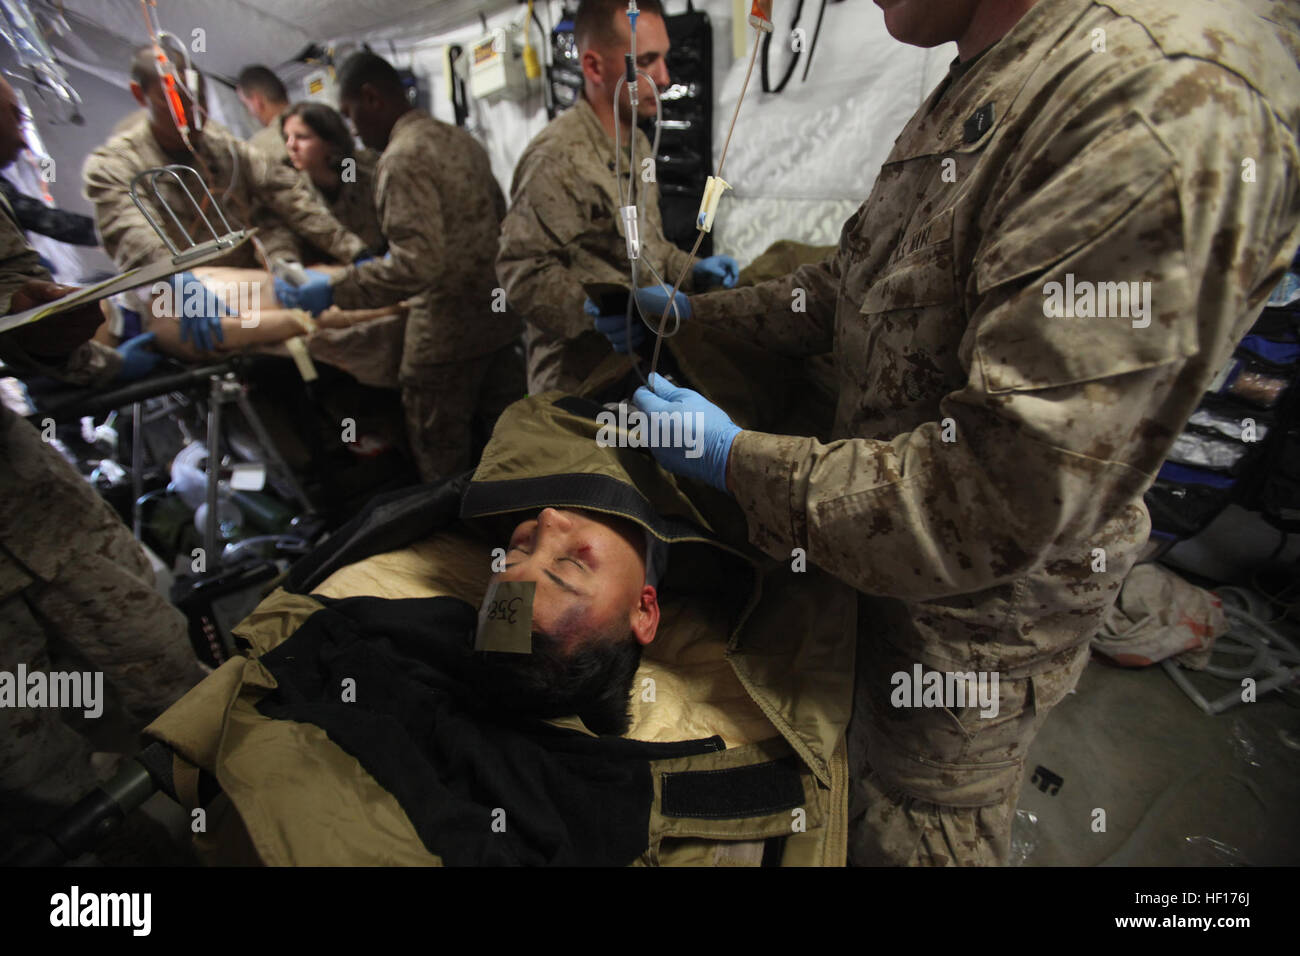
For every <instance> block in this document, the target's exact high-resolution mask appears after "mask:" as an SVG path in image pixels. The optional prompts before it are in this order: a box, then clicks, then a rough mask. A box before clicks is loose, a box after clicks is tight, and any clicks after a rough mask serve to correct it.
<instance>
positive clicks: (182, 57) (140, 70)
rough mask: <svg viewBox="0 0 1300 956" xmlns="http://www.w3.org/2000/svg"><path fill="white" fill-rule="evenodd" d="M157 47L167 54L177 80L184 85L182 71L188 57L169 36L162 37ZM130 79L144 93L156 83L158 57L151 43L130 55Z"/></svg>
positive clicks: (138, 48) (137, 48)
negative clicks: (138, 85) (160, 47)
mask: <svg viewBox="0 0 1300 956" xmlns="http://www.w3.org/2000/svg"><path fill="white" fill-rule="evenodd" d="M159 45H160V46H162V48H163V52H164V53H166V54H167V58H168V59H169V60H171V61H172V66H174V67H175V68H176V73H177V76H178V78H179V79H180V81H181V82H182V83H184V82H185V77H184V74H183V73H182V71H183V70H184V65H185V64H186V63H188V62H189V56H188V55H187V54H186V53H185V51H184V50H182V49H181V47H180V45H179V44H178V43H177V42H176V41H175V40H174V39H172V38H171V37H170V36H166V37H163V38H162V39H161V41H159ZM131 79H132V80H133V81H135V82H136V83H139V84H140V89H142V90H144V91H145V92H146V93H148V92H149V90H150V89H152V87H153V85H154V84H155V83H157V82H158V55H157V54H156V53H155V52H154V48H153V44H152V43H146V44H145V45H144V46H139V47H136V49H135V53H133V54H132V55H131Z"/></svg>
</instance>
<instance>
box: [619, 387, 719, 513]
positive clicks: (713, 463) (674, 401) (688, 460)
mask: <svg viewBox="0 0 1300 956" xmlns="http://www.w3.org/2000/svg"><path fill="white" fill-rule="evenodd" d="M650 385H651V387H652V388H653V389H654V391H653V392H651V391H650V389H648V388H646V387H645V386H642V387H641V388H638V389H637V390H636V392H634V393H633V395H632V404H633V405H635V406H636V407H637V408H639V409H641V411H643V412H646V413H651V414H652V413H654V412H661V413H662V412H678V413H680V414H681V415H682V416H683V420H682V426H683V427H682V430H681V432H680V434H681V435H682V437H683V439H684V440H683V442H682V444H683V446H685V447H681V448H652V449H651V451H652V452H653V453H654V456H655V461H657V462H659V464H661V465H662V466H663V467H664V468H665V469H667V470H668V471H671V472H672V473H673V474H675V475H685V476H686V477H688V478H695V479H697V480H699V481H703V482H707V483H708V484H710V485H712V486H713V487H714V488H717V489H718V490H719V491H722V492H725V491H726V490H727V459H728V457H730V455H731V443H732V442H733V441H735V440H736V436H737V435H739V434H740V432H741V428H740V426H739V425H737V424H736V423H735V422H733V421H732V420H731V417H730V416H729V415H727V413H726V412H724V411H723V410H722V409H720V408H719V407H718V406H717V405H714V404H713V403H712V402H710V401H709V400H708V399H707V398H705V397H704V396H703V395H701V394H700V393H699V392H694V391H691V390H690V389H689V388H678V387H677V386H676V385H673V384H672V383H670V382H669V381H668V380H667V379H665V378H663V376H661V375H657V374H656V375H651V376H650ZM686 416H689V417H686ZM651 433H652V434H664V433H665V430H664V429H661V428H654V429H652V430H651ZM687 436H689V441H687V440H686V439H687Z"/></svg>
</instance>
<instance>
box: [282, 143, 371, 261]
mask: <svg viewBox="0 0 1300 956" xmlns="http://www.w3.org/2000/svg"><path fill="white" fill-rule="evenodd" d="M353 158H354V159H355V160H356V166H355V167H354V171H355V174H356V179H355V181H353V182H344V183H341V184H340V186H339V191H338V194H337V195H336V196H335V197H334V198H333V199H330V198H329V197H328V196H326V195H325V194H324V193H322V192H321V191H320V190H319V189H317V188H316V185H315V184H314V183H312V182H311V179H310V178H309V177H307V175H306V174H305V173H299V175H300V176H302V177H303V178H304V179H306V180H307V182H308V184H309V185H310V186H311V188H312V189H313V190H314V191H315V193H316V195H317V196H319V197H320V200H321V202H323V203H324V204H325V208H326V209H328V210H329V211H330V213H331V214H332V215H333V216H334V218H335V219H337V220H338V221H339V222H340V223H342V224H343V227H344V228H345V229H347V230H349V231H350V232H352V233H354V234H355V235H357V236H360V237H361V241H362V242H364V243H365V244H366V247H367V248H369V249H372V250H374V251H375V252H380V251H382V250H383V248H384V229H383V226H382V224H381V223H380V222H379V210H378V209H376V208H375V163H376V162H377V161H378V159H379V157H378V156H376V155H375V153H374V152H373V151H371V150H368V149H362V150H358V151H357V153H356V155H355V156H354V157H353ZM300 245H301V246H302V255H301V256H300V257H299V260H298V261H299V262H321V261H324V260H326V259H328V258H329V255H328V253H326V252H324V251H322V250H320V249H318V248H316V246H314V245H313V244H311V243H306V242H304V243H300Z"/></svg>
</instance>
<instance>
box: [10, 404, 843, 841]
mask: <svg viewBox="0 0 1300 956" xmlns="http://www.w3.org/2000/svg"><path fill="white" fill-rule="evenodd" d="M595 408H598V406H596V407H595ZM595 408H593V407H592V406H591V405H590V403H587V404H584V403H583V402H581V401H580V400H576V399H571V398H566V397H562V396H558V395H557V394H555V393H550V394H548V395H543V396H534V397H532V398H529V399H525V400H523V401H521V402H519V403H516V404H515V405H514V406H512V407H511V409H509V410H507V412H506V414H505V415H504V416H503V418H502V420H501V422H500V423H498V426H497V429H496V432H495V433H494V436H493V440H492V443H491V444H489V446H488V449H487V450H486V451H485V453H484V456H483V461H482V462H481V463H480V465H479V468H478V470H477V471H476V472H475V474H474V475H473V476H470V475H464V476H461V477H459V478H456V479H450V480H447V481H443V482H439V483H435V484H431V485H423V486H417V487H415V488H412V489H406V490H403V491H400V492H395V493H392V494H390V495H386V496H384V497H381V498H378V499H375V500H374V501H372V502H371V503H370V504H369V505H368V506H367V508H366V509H365V510H364V511H363V512H362V513H361V514H360V515H358V516H357V517H356V518H355V519H354V520H353V521H352V522H350V523H349V524H348V525H346V526H345V527H344V528H342V529H340V530H339V531H338V532H336V533H335V534H334V535H333V536H332V537H331V539H330V540H329V541H328V542H326V544H325V545H323V546H322V547H320V548H318V549H317V550H316V551H314V552H313V553H312V554H310V555H308V556H307V557H306V558H304V559H303V560H301V561H300V562H298V564H296V565H295V566H294V568H293V569H292V571H291V572H290V574H289V576H288V579H287V580H286V581H285V582H284V584H283V587H282V588H281V589H279V590H277V591H276V592H274V593H273V594H272V595H271V596H269V597H268V598H267V599H266V600H265V601H264V602H263V603H262V605H260V606H259V607H258V609H257V610H256V611H254V613H253V614H252V615H250V617H249V618H248V619H246V620H245V621H244V623H243V624H241V625H240V627H239V628H237V629H236V634H237V635H238V636H239V637H240V638H241V640H243V641H245V642H246V643H247V649H246V653H247V655H248V656H244V657H237V658H233V659H231V660H229V661H227V662H226V663H225V664H223V665H222V666H221V667H220V668H219V669H218V670H217V671H216V672H214V673H213V674H212V675H210V676H209V677H208V678H207V679H206V680H205V681H203V682H202V683H201V684H199V685H198V686H197V687H195V688H194V689H193V690H192V691H191V692H190V693H189V694H188V695H187V696H186V697H184V698H183V699H182V700H181V701H180V702H178V703H177V704H176V705H174V706H173V707H172V708H171V709H170V710H169V711H168V712H167V713H165V714H164V715H163V716H162V717H161V718H159V720H158V721H156V722H155V723H154V724H152V725H151V726H150V727H149V728H148V729H147V731H146V733H147V734H148V735H149V736H150V737H152V738H154V739H155V740H156V741H157V742H156V743H155V744H153V745H152V746H151V747H149V748H148V749H146V751H145V752H144V753H143V754H141V755H140V756H139V757H137V758H136V760H135V761H134V762H133V763H132V766H130V767H129V769H128V771H127V772H125V773H124V774H123V775H121V777H120V779H118V780H116V781H113V782H111V783H110V784H108V785H106V786H105V787H104V788H102V791H101V792H97V793H96V794H94V795H92V797H90V798H87V800H86V801H85V802H84V806H81V807H79V808H75V810H74V812H73V813H70V814H69V815H68V816H67V817H65V819H64V820H63V821H61V822H60V824H59V825H57V826H56V827H55V828H53V830H52V831H51V832H50V834H49V838H48V840H47V841H46V842H45V843H44V844H43V845H42V846H40V847H37V848H35V849H34V850H33V851H32V852H30V853H29V854H28V855H26V856H25V857H23V858H22V860H21V862H50V861H51V859H52V858H54V857H55V856H57V855H60V854H69V855H72V854H75V853H77V852H79V851H80V850H82V849H84V847H85V846H86V845H87V842H88V841H89V840H90V838H91V837H92V835H94V834H96V833H98V832H99V829H98V828H110V829H111V827H112V825H113V821H115V820H120V819H121V818H122V816H123V814H124V813H125V812H127V809H128V808H129V806H130V805H132V804H138V803H139V802H141V801H142V800H143V799H144V798H146V797H147V796H148V795H149V794H150V793H152V792H154V791H155V790H163V791H164V792H166V793H168V794H169V795H171V796H173V797H174V798H176V799H178V800H179V802H181V803H182V805H183V806H185V807H187V808H189V809H190V811H191V813H195V812H196V811H203V815H204V818H205V829H206V831H207V832H205V833H203V834H201V835H199V836H198V837H196V840H195V846H196V849H197V850H198V852H199V853H200V856H201V857H202V858H204V859H205V860H206V861H208V862H212V863H240V862H243V863H259V862H260V863H265V864H271V865H299V864H301V865H358V864H362V865H364V864H379V865H392V864H409V865H431V864H432V865H436V864H438V863H441V862H446V861H445V860H444V859H443V855H446V854H440V853H439V852H435V850H434V849H431V848H430V846H429V845H428V841H427V834H423V835H422V833H421V832H417V829H416V827H415V825H413V823H412V821H411V819H410V818H409V815H408V814H407V813H406V812H404V810H405V809H409V807H404V805H403V804H401V803H399V801H398V800H397V799H396V798H395V797H394V796H393V794H392V793H391V792H387V791H385V790H384V788H382V787H381V786H379V784H378V783H377V782H376V780H375V779H374V778H373V777H372V776H371V775H370V774H369V773H367V771H366V768H365V766H363V765H362V764H361V763H360V762H359V761H358V760H357V759H356V758H355V757H354V756H352V755H351V754H350V753H348V752H345V751H344V750H343V749H342V748H340V747H339V746H338V745H337V744H336V743H335V742H334V740H332V739H330V737H329V736H328V735H327V734H326V733H325V731H323V730H321V729H320V728H319V727H317V726H313V725H311V724H309V723H302V722H292V721H285V720H273V719H269V718H267V717H266V716H265V715H263V714H261V713H259V711H258V703H259V700H261V699H263V697H264V695H266V694H268V693H270V691H271V689H272V688H274V687H275V678H274V677H272V676H271V674H270V673H269V672H268V669H267V667H266V666H264V664H263V661H264V660H268V659H269V658H268V657H267V655H268V654H269V653H270V652H271V651H273V650H274V648H275V647H276V646H278V645H279V644H280V643H281V642H283V641H284V640H285V639H286V638H288V637H289V636H290V634H291V633H292V632H293V630H294V628H295V627H296V626H297V624H296V621H297V620H298V618H297V617H295V615H300V614H301V613H302V609H303V608H304V607H308V608H310V607H311V606H313V605H314V604H318V603H320V602H327V601H328V600H330V599H336V600H337V599H341V598H350V597H356V596H359V595H372V596H379V597H384V598H390V599H392V598H398V599H401V598H431V597H437V596H447V597H458V598H460V599H461V600H463V601H464V602H465V603H466V604H467V605H470V606H472V607H477V606H478V603H479V601H481V599H482V595H483V593H484V590H485V587H486V583H487V580H488V576H489V574H490V567H491V551H492V547H493V545H494V543H496V544H502V543H504V539H502V538H501V535H502V534H503V533H504V532H503V529H505V528H507V527H508V526H513V523H515V522H516V521H517V520H520V519H521V516H524V515H526V514H528V513H529V512H530V511H535V510H536V509H537V507H539V506H546V505H555V506H561V507H563V506H568V507H590V508H596V509H597V510H603V511H609V512H612V513H617V514H620V515H622V516H624V517H627V518H630V519H632V520H635V521H638V522H644V526H645V527H648V528H650V529H652V531H653V533H655V534H657V535H658V536H660V537H661V538H662V539H664V540H666V541H669V542H670V549H671V551H670V553H671V555H672V557H671V558H670V562H669V572H668V577H667V578H666V579H665V581H664V584H663V590H662V596H661V606H662V608H663V619H662V622H661V626H660V629H659V632H658V635H657V637H656V639H655V641H654V642H653V643H652V644H650V645H649V646H648V647H647V648H646V651H645V653H644V655H643V658H642V662H641V666H640V669H639V670H638V672H637V674H636V678H635V680H634V681H633V685H632V686H633V694H632V703H631V714H632V725H631V729H630V730H629V732H628V733H627V734H626V735H625V736H626V738H627V739H629V740H634V741H643V742H646V743H648V744H649V745H651V746H658V747H663V748H668V749H665V750H663V751H660V752H661V753H663V754H665V755H667V756H664V757H663V758H662V759H652V760H650V761H649V768H650V778H651V779H652V780H653V781H654V793H653V803H652V805H651V807H650V810H649V823H648V830H647V835H646V838H645V846H644V849H643V850H642V851H641V852H639V853H637V854H636V855H635V856H634V858H631V859H627V860H624V861H622V862H626V863H633V864H642V865H655V864H661V865H687V864H694V865H778V864H779V865H827V864H829V865H841V864H842V863H843V861H844V855H845V833H846V823H847V821H846V816H847V765H846V762H845V756H844V729H845V726H846V725H847V721H848V716H849V711H850V699H851V675H852V673H853V641H852V633H853V627H852V624H853V616H852V614H853V612H852V607H853V601H852V595H851V593H849V592H847V589H845V588H843V586H842V585H838V584H837V583H836V582H834V581H833V580H832V579H830V578H829V577H827V576H822V575H820V573H819V572H817V571H816V570H815V569H812V570H810V571H807V572H803V573H795V572H793V571H792V570H791V569H790V568H789V567H787V566H785V565H778V564H775V563H774V562H771V561H770V559H765V558H759V557H758V556H756V555H755V554H754V553H753V552H751V551H749V550H747V549H746V548H745V546H744V545H743V533H742V535H741V537H740V538H739V539H736V538H734V536H733V537H732V540H731V543H727V542H725V541H723V540H722V536H723V535H726V534H734V528H732V529H731V531H724V530H718V529H724V528H726V526H727V525H728V523H729V521H732V520H734V519H735V518H736V517H737V516H736V515H731V516H730V517H728V516H727V515H726V514H725V510H726V509H725V508H718V509H717V511H718V517H717V518H715V519H713V520H710V519H709V518H706V517H705V514H704V511H701V510H699V509H697V508H696V506H695V505H694V504H693V502H692V495H696V494H697V491H696V490H692V495H687V494H686V493H685V492H684V491H683V490H682V489H681V488H679V487H678V486H677V484H676V480H675V479H673V478H671V477H670V476H668V475H667V474H666V473H665V472H663V471H662V470H660V469H658V467H657V466H656V465H655V464H654V463H653V460H652V459H651V458H650V456H649V455H648V454H647V453H645V452H643V451H633V450H629V449H619V448H610V449H600V448H597V446H596V445H595V443H594V441H593V440H592V439H593V436H594V434H595V431H596V429H597V424H596V421H595V419H594V411H595ZM528 436H532V437H531V438H529V437H528ZM705 499H707V496H703V497H702V498H701V499H700V500H702V501H704V504H705V505H707V506H708V507H707V508H706V510H710V511H712V510H713V509H715V508H717V505H718V504H719V503H718V502H709V501H707V500H705ZM741 525H742V527H743V522H741ZM552 723H553V724H554V725H555V726H556V727H557V728H561V729H564V730H566V731H569V732H572V733H585V728H583V727H582V726H581V724H580V722H578V721H577V719H576V718H572V719H568V720H558V721H553V722H552ZM683 741H691V742H700V741H705V742H708V744H709V746H708V747H706V748H704V752H695V753H691V754H689V755H684V754H683V753H682V752H681V751H680V742H683ZM674 747H678V748H679V750H677V751H671V748H674ZM670 751H671V753H670ZM702 782H704V783H711V784H716V785H713V786H702V785H701V783H702ZM670 783H672V784H673V787H672V793H671V795H670V794H669V786H668V785H669V784H670ZM688 784H689V786H687V785H688ZM218 790H220V791H223V793H222V794H221V795H220V796H218V795H217V791H218ZM196 819H197V817H196ZM95 821H98V822H95ZM434 842H435V843H436V841H434ZM453 862H454V860H453Z"/></svg>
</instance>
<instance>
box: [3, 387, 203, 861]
mask: <svg viewBox="0 0 1300 956" xmlns="http://www.w3.org/2000/svg"><path fill="white" fill-rule="evenodd" d="M0 496H3V497H4V498H5V499H6V500H7V503H9V504H10V505H12V504H13V503H14V501H15V500H16V499H17V498H18V496H21V499H22V500H24V501H26V502H27V504H28V509H29V510H30V509H34V510H35V511H37V512H38V513H39V514H40V515H41V516H42V521H41V527H43V528H44V530H43V532H42V533H41V534H40V535H39V537H35V538H34V528H35V527H36V525H34V524H32V523H28V522H24V520H23V519H22V517H21V516H19V513H18V512H17V510H16V509H13V508H12V507H10V508H4V507H0V671H5V672H7V673H8V674H10V675H15V677H16V675H17V674H18V666H19V665H20V664H22V665H25V667H26V671H27V673H28V674H31V673H33V672H43V673H46V674H48V673H50V672H51V671H63V672H67V671H74V670H75V671H77V672H87V671H88V672H92V673H93V672H98V673H102V674H103V688H104V697H105V698H107V699H108V700H109V701H110V707H108V708H106V710H105V714H104V716H102V717H101V718H100V719H98V720H96V719H90V718H86V717H85V716H84V715H83V710H82V709H74V711H75V712H74V711H62V710H60V709H57V708H54V707H16V706H6V707H0V847H3V849H8V848H9V846H10V844H11V843H12V841H13V838H14V834H15V833H25V832H30V831H31V830H32V829H33V828H35V827H37V826H40V825H41V824H43V823H44V822H46V819H47V818H48V817H49V816H51V815H52V814H53V813H55V812H57V811H58V810H61V809H64V808H66V807H67V806H68V805H70V804H71V803H73V802H75V801H76V800H77V799H78V798H80V797H81V796H83V795H84V793H85V792H86V790H88V789H89V788H90V787H92V786H94V784H95V783H96V782H97V781H96V778H95V774H94V772H93V771H92V769H91V766H90V754H91V750H92V746H91V744H90V743H89V742H88V740H87V738H86V737H85V736H83V734H82V733H80V732H78V730H77V729H74V725H78V724H80V725H81V727H82V729H86V730H90V729H94V728H97V727H99V726H102V725H101V723H100V721H101V720H102V721H107V722H111V721H113V720H114V719H116V721H117V723H119V724H124V725H126V728H127V730H128V731H130V730H135V731H138V730H139V729H141V728H142V727H143V726H144V725H145V724H146V723H148V722H149V721H150V720H152V719H153V718H154V717H155V716H157V715H158V714H159V713H161V712H162V711H163V710H164V709H166V708H167V707H168V706H170V705H171V704H172V703H174V702H175V701H176V700H177V699H179V698H180V697H181V696H182V695H183V694H184V693H185V692H186V691H187V690H189V689H190V688H191V687H192V686H194V684H196V683H198V681H199V680H201V679H202V677H203V672H202V670H201V669H200V668H199V665H198V662H197V660H196V659H195V656H194V653H193V650H192V649H191V647H190V642H189V638H188V637H187V624H186V621H185V617H184V615H182V614H181V613H180V611H178V610H177V609H176V608H175V607H174V606H172V605H171V604H169V603H168V602H167V601H166V600H164V599H163V597H162V595H160V594H158V592H157V591H155V590H154V587H153V569H152V568H151V567H150V566H149V562H148V559H147V558H146V557H145V555H144V553H143V552H142V551H141V549H140V547H139V545H138V544H137V543H136V541H135V539H134V538H132V537H131V534H130V532H129V531H128V530H127V528H126V526H125V525H123V524H122V522H121V520H119V518H118V516H117V514H116V513H115V512H114V511H113V510H112V509H111V508H110V507H109V506H108V505H107V504H106V503H105V502H104V501H103V499H101V498H100V497H99V495H98V494H96V493H95V491H94V489H93V488H91V487H90V485H89V484H88V483H87V482H86V481H85V480H84V479H83V478H82V477H81V476H80V475H78V474H77V473H76V471H75V470H74V469H73V468H72V467H71V466H70V465H69V464H68V463H67V462H66V461H64V460H63V459H62V458H61V457H60V456H59V455H58V454H57V453H56V452H55V451H54V450H53V449H52V448H50V447H49V446H48V445H46V444H45V443H44V442H42V441H41V439H40V435H39V433H38V432H37V431H36V429H35V428H33V427H32V426H31V425H30V424H28V423H27V422H26V421H23V420H22V419H20V418H18V417H17V416H15V415H13V414H12V413H10V412H8V411H7V410H4V409H0ZM101 703H102V701H101ZM2 852H3V850H0V853H2Z"/></svg>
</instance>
